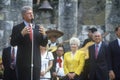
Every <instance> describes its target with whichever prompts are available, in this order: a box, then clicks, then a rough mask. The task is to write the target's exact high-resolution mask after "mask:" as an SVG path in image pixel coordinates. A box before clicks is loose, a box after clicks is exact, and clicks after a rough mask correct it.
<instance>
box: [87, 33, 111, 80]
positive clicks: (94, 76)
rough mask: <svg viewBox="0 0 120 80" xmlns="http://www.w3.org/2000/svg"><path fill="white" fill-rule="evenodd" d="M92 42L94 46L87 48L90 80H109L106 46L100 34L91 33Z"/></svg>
mask: <svg viewBox="0 0 120 80" xmlns="http://www.w3.org/2000/svg"><path fill="white" fill-rule="evenodd" d="M93 40H94V42H95V44H93V45H92V46H90V47H89V58H90V68H89V69H90V70H89V71H90V72H89V79H90V80H109V76H108V63H109V54H108V46H107V44H106V43H104V42H103V41H102V36H101V33H100V32H94V33H93Z"/></svg>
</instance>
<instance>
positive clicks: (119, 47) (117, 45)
mask: <svg viewBox="0 0 120 80" xmlns="http://www.w3.org/2000/svg"><path fill="white" fill-rule="evenodd" d="M115 46H116V47H117V48H118V50H119V49H120V46H119V43H118V40H117V39H116V41H115Z"/></svg>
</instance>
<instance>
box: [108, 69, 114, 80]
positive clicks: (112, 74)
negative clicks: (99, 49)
mask: <svg viewBox="0 0 120 80" xmlns="http://www.w3.org/2000/svg"><path fill="white" fill-rule="evenodd" d="M109 77H110V80H113V79H115V73H114V72H113V70H110V71H109Z"/></svg>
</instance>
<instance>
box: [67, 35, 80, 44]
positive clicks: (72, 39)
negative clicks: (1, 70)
mask: <svg viewBox="0 0 120 80" xmlns="http://www.w3.org/2000/svg"><path fill="white" fill-rule="evenodd" d="M69 43H70V45H71V44H77V45H78V46H80V40H79V39H78V38H76V37H72V38H71V39H70V42H69Z"/></svg>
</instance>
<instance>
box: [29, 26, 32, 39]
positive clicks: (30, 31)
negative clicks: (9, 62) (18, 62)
mask: <svg viewBox="0 0 120 80" xmlns="http://www.w3.org/2000/svg"><path fill="white" fill-rule="evenodd" d="M29 27H30V34H29V36H30V40H31V41H32V27H31V25H30V24H29Z"/></svg>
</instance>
